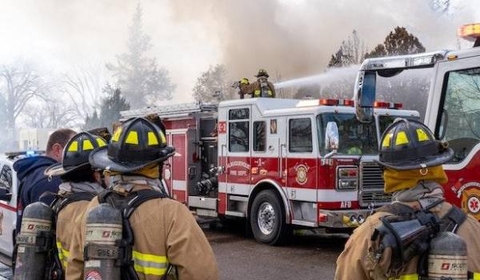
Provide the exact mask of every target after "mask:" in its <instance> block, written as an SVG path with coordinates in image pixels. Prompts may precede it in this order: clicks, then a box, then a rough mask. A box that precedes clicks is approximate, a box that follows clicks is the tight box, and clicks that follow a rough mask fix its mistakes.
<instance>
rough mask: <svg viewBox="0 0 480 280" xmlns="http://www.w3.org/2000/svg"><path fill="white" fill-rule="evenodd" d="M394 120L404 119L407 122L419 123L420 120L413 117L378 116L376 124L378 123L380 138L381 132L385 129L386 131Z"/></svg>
mask: <svg viewBox="0 0 480 280" xmlns="http://www.w3.org/2000/svg"><path fill="white" fill-rule="evenodd" d="M396 118H404V119H408V120H417V121H420V118H419V117H414V116H395V115H379V116H378V123H379V127H380V134H379V135H380V137H381V136H382V134H383V132H384V131H385V129H387V127H388V126H389V125H390V124H392V123H393V121H394V120H395V119H396Z"/></svg>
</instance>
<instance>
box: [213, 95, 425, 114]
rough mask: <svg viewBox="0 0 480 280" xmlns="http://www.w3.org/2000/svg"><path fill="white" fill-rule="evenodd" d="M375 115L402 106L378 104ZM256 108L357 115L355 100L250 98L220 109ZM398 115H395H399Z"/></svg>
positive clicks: (269, 111)
mask: <svg viewBox="0 0 480 280" xmlns="http://www.w3.org/2000/svg"><path fill="white" fill-rule="evenodd" d="M375 104H376V105H375V108H374V113H375V114H380V115H389V114H390V113H391V112H392V111H396V112H398V109H401V107H402V105H401V104H399V103H389V102H376V103H375ZM247 105H252V106H256V107H257V108H258V110H259V111H260V112H261V114H262V115H264V116H278V115H288V116H290V115H295V114H305V113H313V114H316V113H322V112H332V111H333V112H336V113H352V114H354V113H355V108H354V107H353V106H354V104H353V100H350V99H305V100H299V99H282V98H248V99H235V100H227V101H222V102H220V104H219V105H218V108H219V109H222V108H227V109H230V108H233V107H237V106H247ZM402 113H403V114H402V115H408V116H418V115H419V113H418V112H417V111H413V110H402ZM397 114H398V113H396V114H395V115H397Z"/></svg>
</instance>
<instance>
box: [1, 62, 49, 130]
mask: <svg viewBox="0 0 480 280" xmlns="http://www.w3.org/2000/svg"><path fill="white" fill-rule="evenodd" d="M49 86H50V85H49V84H47V83H46V82H44V81H43V79H42V78H41V77H40V76H39V75H38V74H37V73H36V72H35V71H34V70H32V69H30V66H29V65H28V64H22V65H14V66H7V65H3V66H1V68H0V94H2V95H3V96H4V98H5V101H6V107H5V112H4V116H3V117H4V118H5V120H6V127H7V128H9V129H14V128H15V125H16V120H17V118H18V116H19V115H20V114H21V113H22V112H23V110H24V108H25V105H26V104H27V103H28V101H29V100H30V99H31V98H33V97H35V96H37V97H40V98H44V99H45V98H46V92H47V90H48V88H49Z"/></svg>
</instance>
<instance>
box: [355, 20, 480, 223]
mask: <svg viewBox="0 0 480 280" xmlns="http://www.w3.org/2000/svg"><path fill="white" fill-rule="evenodd" d="M459 36H460V37H462V38H467V39H471V40H476V41H475V44H474V47H473V48H470V49H463V50H452V51H436V52H430V53H421V54H415V55H403V56H391V57H379V58H371V59H367V60H365V61H364V62H363V63H362V66H361V67H360V70H359V72H358V75H357V82H356V87H355V101H356V102H355V105H356V107H357V110H356V112H357V117H358V119H359V120H360V121H362V122H364V123H368V122H369V121H372V122H373V121H375V119H374V115H373V101H374V100H375V98H376V87H377V78H378V79H380V77H382V78H385V79H389V78H390V77H392V76H395V75H396V74H399V73H401V72H403V71H410V72H414V71H415V69H422V68H431V69H432V76H431V83H430V91H429V94H428V101H427V110H426V113H425V120H424V123H425V124H426V125H427V126H428V127H429V128H430V129H431V130H432V131H433V132H434V135H435V137H436V138H437V139H441V140H444V141H448V143H449V145H450V147H451V148H452V149H453V151H454V153H455V154H454V157H453V158H452V159H451V160H450V161H448V162H446V163H445V164H444V168H445V171H446V173H447V176H448V182H447V183H446V184H444V189H445V197H446V199H447V201H449V202H450V203H452V204H455V205H457V206H458V207H461V208H462V209H463V210H464V211H465V212H467V213H469V214H471V215H473V216H474V217H475V218H477V220H479V221H480V177H479V176H478V170H479V168H480V102H479V101H480V23H476V24H467V25H464V26H462V27H461V28H460V29H459ZM399 91H400V89H399ZM398 93H401V92H398Z"/></svg>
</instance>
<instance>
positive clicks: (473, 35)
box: [457, 23, 480, 41]
mask: <svg viewBox="0 0 480 280" xmlns="http://www.w3.org/2000/svg"><path fill="white" fill-rule="evenodd" d="M457 35H458V37H461V38H463V39H466V40H469V41H475V40H476V39H477V38H480V23H471V24H465V25H462V26H460V27H459V28H458V31H457Z"/></svg>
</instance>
